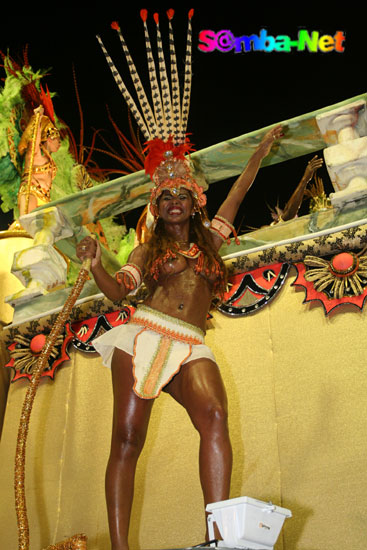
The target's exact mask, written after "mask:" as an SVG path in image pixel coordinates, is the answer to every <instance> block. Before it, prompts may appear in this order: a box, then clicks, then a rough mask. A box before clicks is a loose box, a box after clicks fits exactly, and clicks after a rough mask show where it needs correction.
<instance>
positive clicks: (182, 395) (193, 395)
mask: <svg viewBox="0 0 367 550" xmlns="http://www.w3.org/2000/svg"><path fill="white" fill-rule="evenodd" d="M165 391H166V392H167V393H169V394H170V395H171V396H172V397H173V398H174V399H175V400H176V401H177V402H178V403H180V404H181V405H182V406H183V407H185V409H186V410H187V412H188V414H189V416H190V418H191V420H192V422H193V424H194V426H195V427H196V428H197V429H199V431H200V426H201V425H202V424H206V423H207V421H208V420H210V417H211V416H213V415H214V416H215V415H217V416H218V415H219V416H222V417H224V418H225V419H226V417H227V409H228V405H227V394H226V390H225V387H224V384H223V380H222V377H221V374H220V371H219V368H218V365H217V364H216V363H214V362H213V361H211V360H210V359H207V358H201V359H196V360H195V361H189V362H188V363H186V364H185V365H183V366H182V368H181V370H180V372H179V373H178V374H177V375H176V376H175V377H174V378H173V379H172V380H171V382H170V383H169V384H168V385H167V386H166V387H165Z"/></svg>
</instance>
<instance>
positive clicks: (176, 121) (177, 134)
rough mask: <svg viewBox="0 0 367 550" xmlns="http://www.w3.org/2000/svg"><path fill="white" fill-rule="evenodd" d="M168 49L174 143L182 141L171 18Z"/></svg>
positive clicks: (177, 143) (178, 85) (178, 88)
mask: <svg viewBox="0 0 367 550" xmlns="http://www.w3.org/2000/svg"><path fill="white" fill-rule="evenodd" d="M168 36H169V51H170V63H171V87H172V111H173V136H174V142H175V145H179V144H180V143H183V141H184V139H182V128H181V107H180V83H179V79H178V71H177V61H176V50H175V42H174V37H173V30H172V24H171V19H169V22H168Z"/></svg>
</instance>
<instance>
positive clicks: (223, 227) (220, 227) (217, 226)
mask: <svg viewBox="0 0 367 550" xmlns="http://www.w3.org/2000/svg"><path fill="white" fill-rule="evenodd" d="M209 230H210V231H211V232H212V233H214V234H215V235H218V237H220V238H221V239H222V241H227V242H228V241H229V236H230V234H231V233H232V232H233V233H235V229H234V227H233V225H232V224H231V223H229V221H227V220H226V219H225V218H222V216H218V215H217V216H214V218H213V219H212V223H211V225H210V227H209Z"/></svg>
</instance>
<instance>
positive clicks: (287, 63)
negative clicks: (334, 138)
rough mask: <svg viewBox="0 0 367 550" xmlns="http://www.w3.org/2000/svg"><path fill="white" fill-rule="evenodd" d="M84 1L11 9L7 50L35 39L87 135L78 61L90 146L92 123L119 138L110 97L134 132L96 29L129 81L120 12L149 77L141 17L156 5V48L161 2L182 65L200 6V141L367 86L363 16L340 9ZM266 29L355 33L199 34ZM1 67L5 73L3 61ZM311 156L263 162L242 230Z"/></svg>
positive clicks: (285, 192) (53, 83) (195, 104)
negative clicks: (308, 47)
mask: <svg viewBox="0 0 367 550" xmlns="http://www.w3.org/2000/svg"><path fill="white" fill-rule="evenodd" d="M76 5H77V7H75V8H74V9H71V8H69V9H67V10H66V9H65V8H64V11H62V12H61V10H60V12H59V10H58V7H57V6H56V5H54V6H53V7H52V8H51V11H52V13H51V12H50V13H48V14H47V13H46V12H45V10H42V9H41V10H39V11H40V15H38V16H36V15H35V11H33V12H31V15H30V16H27V15H26V14H25V13H24V12H22V11H21V10H19V13H15V10H11V11H10V12H8V14H7V15H3V17H2V19H1V22H0V49H1V51H3V52H7V51H8V52H9V54H10V55H11V56H12V57H13V58H15V59H17V60H19V59H21V56H22V50H23V48H24V47H25V46H26V45H27V44H28V57H29V62H30V64H31V66H32V68H33V70H37V69H50V71H49V73H50V74H49V76H47V77H46V78H45V79H43V80H42V82H43V83H45V84H46V83H47V85H48V87H49V89H50V90H51V91H52V92H56V93H57V96H56V97H55V98H54V107H55V111H56V114H57V116H58V117H59V118H61V119H62V120H64V121H65V122H66V123H67V124H68V125H69V126H70V128H71V129H72V131H73V133H74V135H75V137H76V138H77V139H78V136H79V129H80V120H79V114H78V106H77V101H76V95H75V89H74V83H73V72H72V68H73V66H74V69H75V73H76V77H77V81H78V90H79V94H80V100H81V103H82V107H83V113H84V125H85V137H84V144H85V145H90V141H91V136H92V128H103V129H104V136H105V137H106V139H107V140H108V141H110V142H111V143H113V142H114V139H115V138H114V131H113V129H112V127H111V124H110V122H109V120H108V116H107V110H106V105H108V107H109V109H110V112H111V114H112V116H113V118H114V119H115V121H116V122H117V123H118V125H119V127H120V128H121V129H122V130H124V131H125V133H126V134H127V135H128V133H129V130H128V125H127V108H126V105H125V102H124V100H123V98H122V96H121V95H120V92H119V90H118V88H117V86H116V84H115V82H114V80H113V78H112V75H111V73H110V70H109V68H108V67H107V64H106V61H105V59H104V56H103V54H102V51H101V50H100V48H99V45H98V43H97V40H96V38H95V35H96V34H100V35H101V37H102V40H103V41H104V43H105V45H106V47H107V49H108V50H109V52H110V54H111V56H112V58H113V59H114V61H115V63H116V65H117V66H118V68H119V70H120V74H121V75H122V77H123V78H124V77H125V79H126V80H127V82H129V80H128V78H127V77H126V75H127V72H126V63H125V60H124V58H123V56H122V50H121V48H120V43H119V39H118V36H117V34H116V33H115V32H114V31H112V30H111V28H110V23H111V21H113V20H117V21H118V22H119V23H120V26H121V29H122V32H123V34H124V37H125V39H126V42H127V44H128V46H129V48H130V52H131V53H132V56H133V58H134V61H135V63H136V66H137V68H138V70H139V72H140V73H141V76H142V77H143V75H145V74H146V57H145V45H144V36H143V25H142V22H141V20H140V16H139V11H140V8H142V7H145V8H147V9H148V11H149V15H150V18H149V21H150V26H149V29H150V31H151V33H150V34H151V40H152V43H153V47H154V44H155V25H154V24H153V25H152V24H151V23H152V15H153V13H154V11H158V12H159V14H160V22H161V32H162V35H163V39H164V38H165V37H166V36H167V34H166V32H165V31H166V28H167V27H166V17H165V11H166V9H168V8H171V7H173V8H175V17H174V19H173V28H174V32H175V40H176V52H177V57H178V64H179V69H182V64H181V61H182V59H183V58H184V53H185V45H186V28H187V23H186V16H187V12H188V10H189V8H191V7H193V8H194V9H195V14H194V17H193V20H192V23H193V87H192V93H191V108H190V116H189V125H188V130H189V132H191V133H192V141H193V142H194V144H195V146H196V149H197V150H199V149H202V148H204V147H208V146H210V145H213V144H215V143H218V142H220V141H223V140H226V139H229V138H233V137H236V136H239V135H241V134H244V133H247V132H250V131H253V130H256V129H259V128H262V127H264V126H268V125H271V124H273V123H274V124H275V123H278V122H280V121H282V120H285V119H287V118H292V117H295V116H298V115H302V114H304V113H307V112H309V111H313V110H316V109H319V108H322V107H325V106H328V105H332V104H334V103H337V102H339V101H343V100H345V99H348V98H351V97H353V96H356V95H359V94H361V93H364V92H365V79H364V77H363V71H362V70H361V68H358V67H359V66H360V65H359V62H361V61H362V60H363V58H364V51H365V46H364V38H363V33H362V32H361V30H359V29H358V26H357V23H356V20H354V22H353V24H349V23H348V22H347V21H346V20H345V19H344V18H340V19H338V18H337V17H334V19H333V21H332V22H331V21H330V20H326V22H322V23H318V21H320V17H317V16H316V15H315V13H317V12H316V11H315V10H312V9H311V7H310V4H308V5H307V6H303V9H301V8H300V7H299V6H298V7H297V8H293V12H286V8H283V7H280V6H284V4H282V5H280V4H279V5H277V6H275V8H276V10H275V8H274V9H273V11H274V12H275V11H277V12H278V17H279V15H280V16H281V15H282V12H284V15H283V17H282V22H276V21H275V19H274V16H273V14H272V13H271V12H270V11H269V8H268V7H267V8H266V10H265V9H263V6H264V4H263V3H262V4H260V3H259V5H258V6H257V5H256V4H252V5H251V15H250V14H249V4H248V3H246V4H243V5H241V7H240V8H234V7H233V3H227V5H224V6H219V7H218V8H217V9H216V8H213V7H210V9H209V8H208V7H204V8H203V5H204V6H206V5H205V4H200V5H199V7H197V6H196V5H195V4H193V5H192V4H190V5H187V6H183V5H182V4H177V5H175V4H168V5H165V6H163V8H162V6H161V5H157V4H152V7H150V5H146V4H145V5H143V4H140V3H139V4H135V3H131V4H129V5H128V6H126V4H123V3H122V2H116V3H110V4H108V3H105V2H100V3H99V5H98V6H97V4H92V5H91V4H85V7H84V4H83V3H80V2H79V3H76ZM177 6H178V7H177ZM293 6H296V4H293ZM306 8H307V9H306ZM357 17H358V16H357V15H356V18H357ZM261 28H266V29H267V32H268V34H269V35H273V36H277V35H289V36H290V37H291V38H292V39H294V38H296V37H297V33H298V30H299V29H301V28H305V29H307V30H308V31H309V32H311V31H312V30H317V31H319V32H320V35H323V34H330V35H334V34H335V32H336V31H337V30H342V31H344V33H345V35H346V40H345V42H344V46H345V51H344V52H343V53H337V52H334V51H333V52H330V53H309V52H307V51H305V52H292V53H274V52H273V53H263V52H250V53H239V54H234V53H233V51H232V52H228V53H221V52H218V51H215V52H213V53H206V54H204V53H202V52H200V51H199V50H198V47H197V46H198V34H199V32H200V31H201V30H203V29H211V30H214V31H216V32H217V31H219V30H222V29H228V30H230V31H232V33H233V34H234V35H235V36H241V35H250V34H259V32H260V30H261ZM361 74H362V77H361ZM1 76H2V77H3V76H4V71H3V70H2V73H1ZM129 89H130V88H129ZM100 145H102V144H101V143H100ZM319 154H321V152H320V153H319ZM312 156H313V154H310V155H306V156H304V157H301V158H299V159H294V160H291V161H288V162H286V163H282V164H279V165H276V166H273V167H269V168H264V169H262V170H260V173H259V175H258V177H257V179H256V182H255V184H254V185H253V187H252V188H251V190H250V192H249V194H248V195H247V197H246V199H245V202H244V204H243V206H242V209H241V212H240V213H239V214H238V216H237V219H236V226H237V227H238V226H239V225H240V224H241V230H242V232H243V231H246V230H248V227H259V226H261V225H264V224H267V223H270V221H271V218H270V211H269V207H268V205H271V206H273V207H274V206H275V205H276V204H277V202H279V204H280V206H284V204H285V202H286V200H287V199H288V198H289V196H290V195H291V193H292V190H293V189H294V187H295V186H296V185H297V183H298V181H299V180H300V178H301V176H302V174H303V171H304V169H305V166H306V163H307V162H308V160H310V158H312ZM98 163H99V165H100V166H103V167H111V166H112V165H113V163H112V161H110V160H109V159H108V158H107V157H98ZM319 175H320V176H321V177H322V179H323V181H324V186H325V189H326V191H327V192H331V191H332V187H331V184H330V181H329V177H328V174H327V171H326V169H325V168H322V169H321V170H320V171H319ZM232 181H234V179H233V180H231V181H228V182H219V183H216V184H212V185H211V186H210V188H209V191H208V193H207V195H208V203H209V205H208V206H209V208H208V210H209V214H210V215H214V214H215V210H216V208H217V207H218V205H219V203H220V201H221V200H222V199H223V198H224V195H225V193H226V190H227V189H228V186H229V185H230V184H231V182H232ZM307 208H308V204H307V203H305V205H304V207H303V209H302V210H301V213H306V212H307ZM139 214H140V210H139V211H133V212H131V213H127V214H126V215H125V218H126V223H127V225H128V227H135V224H136V221H137V219H138V216H139ZM11 221H12V216H10V215H5V214H3V213H2V212H1V211H0V222H1V224H0V229H6V228H7V227H8V225H9V223H10V222H11Z"/></svg>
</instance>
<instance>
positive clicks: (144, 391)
mask: <svg viewBox="0 0 367 550" xmlns="http://www.w3.org/2000/svg"><path fill="white" fill-rule="evenodd" d="M281 136H282V129H281V127H280V126H276V127H274V128H272V129H271V130H270V131H269V132H267V133H266V134H265V136H264V137H263V139H262V141H261V143H260V144H259V146H258V147H257V149H256V150H255V152H254V154H253V155H252V157H251V158H250V160H249V162H248V164H247V166H246V168H245V170H244V172H243V173H242V174H241V175H240V176H239V178H238V179H237V181H236V182H235V183H234V185H233V187H232V188H231V190H230V192H229V194H228V196H227V198H226V199H225V201H224V202H223V204H222V205H221V207H220V208H219V210H218V213H217V215H216V216H215V217H214V218H213V220H212V222H211V224H210V225H209V227H206V226H205V225H204V224H203V220H204V223H205V221H206V219H205V211H204V205H205V202H206V197H205V195H204V194H203V193H202V190H201V189H200V188H199V186H198V185H197V184H196V182H195V181H194V180H193V179H192V177H191V176H190V174H189V168H188V164H187V161H186V160H183V159H179V158H177V157H175V152H176V150H175V149H173V150H170V149H168V148H167V149H166V151H165V153H167V151H169V152H170V154H166V155H164V156H165V158H166V160H163V161H162V162H160V164H159V166H158V168H157V169H156V171H155V175H156V178H155V179H156V187H155V188H154V189H153V191H152V199H151V203H150V208H151V210H152V212H153V214H154V216H155V228H154V231H153V232H152V235H151V237H150V239H149V241H148V242H146V243H144V244H141V245H139V246H137V247H136V248H135V249H134V250H133V251H132V253H131V254H130V257H129V260H128V263H127V264H126V265H125V266H123V267H122V268H121V269H120V270H119V272H118V273H117V274H116V277H115V278H113V277H111V276H110V275H109V274H108V273H107V272H106V271H105V270H104V268H103V266H102V264H101V251H100V248H99V245H98V243H97V242H96V241H94V240H93V239H92V238H90V237H87V238H86V239H83V240H82V241H81V242H80V243H79V244H78V246H77V255H78V257H79V258H80V259H81V260H84V259H86V258H91V260H92V261H91V270H92V273H93V276H94V278H95V281H96V283H97V285H98V286H99V288H100V289H101V291H102V292H103V293H104V294H105V295H106V296H107V297H108V298H109V299H111V300H112V301H119V300H121V299H123V298H124V297H125V296H126V295H127V294H128V293H129V292H131V291H133V290H135V289H136V288H137V287H138V286H139V285H140V283H141V282H142V281H144V282H145V284H146V286H147V288H148V290H149V296H148V298H147V299H146V300H145V301H144V303H143V304H142V305H141V306H138V308H137V309H136V311H135V314H134V315H133V317H132V318H131V320H130V322H129V323H128V324H127V325H121V326H120V327H115V328H114V329H111V330H110V331H108V332H106V333H105V334H104V335H103V336H101V337H100V338H98V339H97V340H95V341H94V344H95V348H96V349H97V351H98V352H99V353H100V354H101V356H102V358H103V362H104V363H105V364H106V365H108V366H111V369H112V381H113V392H114V417H113V430H112V443H111V453H110V458H109V462H108V466H107V473H106V499H107V508H108V518H109V527H110V536H111V543H112V549H113V550H126V549H127V548H128V528H129V520H130V513H131V505H132V500H133V488H134V476H135V469H136V464H137V460H138V457H139V455H140V453H141V450H142V448H143V445H144V441H145V437H146V433H147V428H148V423H149V417H150V413H151V409H152V406H153V403H154V398H155V397H157V396H158V395H159V393H160V391H161V390H162V388H164V391H166V392H167V393H169V394H170V395H171V396H172V397H173V398H174V399H175V400H176V401H177V402H178V403H180V404H181V405H182V406H183V407H185V409H186V410H187V412H188V414H189V416H190V419H191V421H192V423H193V425H194V427H195V428H196V429H197V430H198V432H199V434H200V451H199V453H200V454H199V468H200V480H201V486H202V490H203V494H204V502H205V505H206V504H208V503H210V502H216V501H220V500H225V499H228V498H229V490H230V479H231V467H232V451H231V444H230V439H229V434H228V425H227V398H226V392H225V388H224V386H223V382H222V379H221V375H220V372H219V369H218V366H217V364H216V362H215V358H214V356H213V354H212V352H211V351H210V349H209V348H208V347H207V346H205V345H204V333H205V325H206V319H207V313H208V310H209V307H210V304H211V301H212V298H213V293H216V294H218V295H221V294H222V293H223V291H224V288H225V267H224V264H223V262H222V260H221V258H220V256H219V254H218V250H219V248H220V246H221V244H222V243H223V240H225V239H227V238H228V236H229V234H230V232H231V230H232V227H233V226H232V225H231V224H232V222H233V221H234V218H235V216H236V213H237V211H238V208H239V206H240V204H241V202H242V200H243V198H244V196H245V195H246V193H247V191H248V189H249V188H250V186H251V184H252V182H253V181H254V178H255V176H256V174H257V172H258V169H259V167H260V164H261V161H262V159H263V158H264V157H265V156H266V155H267V154H268V153H269V151H270V149H271V146H272V144H273V142H274V140H276V139H278V138H280V137H281ZM173 165H174V167H173ZM173 168H174V169H173ZM172 170H173V172H172ZM167 171H168V172H170V173H171V175H172V173H173V175H174V177H167V176H166V173H167ZM185 171H186V172H185ZM157 172H159V175H157Z"/></svg>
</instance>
